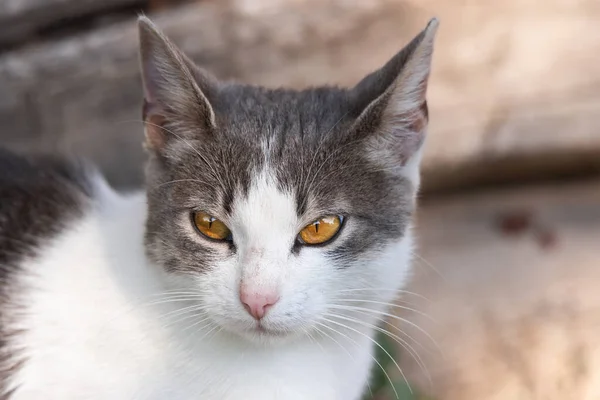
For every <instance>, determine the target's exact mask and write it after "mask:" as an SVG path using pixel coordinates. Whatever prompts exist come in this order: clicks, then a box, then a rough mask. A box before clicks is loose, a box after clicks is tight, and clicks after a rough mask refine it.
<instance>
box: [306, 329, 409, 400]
mask: <svg viewBox="0 0 600 400" xmlns="http://www.w3.org/2000/svg"><path fill="white" fill-rule="evenodd" d="M317 324H318V325H320V326H322V327H324V328H327V329H329V330H331V331H333V332H334V333H337V334H338V335H340V336H342V337H345V338H346V339H348V340H350V341H351V342H352V343H354V344H355V345H356V346H358V347H360V346H359V344H358V343H357V342H356V340H354V339H352V338H351V337H350V336H348V335H346V334H344V333H342V332H340V331H338V330H337V329H334V328H332V327H331V326H329V325H327V324H323V323H321V322H319V321H317ZM323 333H324V332H323ZM378 345H379V344H378ZM380 347H381V346H380ZM384 351H385V349H384ZM388 354H389V353H388ZM369 356H370V357H371V359H373V361H374V362H375V363H376V364H377V365H378V366H379V368H381V372H383V374H384V375H385V377H386V378H387V380H388V382H389V383H390V386H391V387H392V390H393V391H394V394H395V395H396V399H397V400H400V396H399V395H398V392H397V391H396V386H395V385H394V382H392V379H391V378H390V376H389V375H388V373H387V371H386V370H385V368H383V365H381V363H380V362H379V361H378V360H377V358H375V357H374V356H373V355H372V354H369ZM390 358H391V356H390ZM392 360H393V358H392ZM409 388H410V386H409ZM370 390H371V386H369V391H370ZM411 393H412V391H411ZM372 395H373V393H372V392H371V396H372Z"/></svg>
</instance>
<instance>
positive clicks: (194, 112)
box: [138, 17, 217, 153]
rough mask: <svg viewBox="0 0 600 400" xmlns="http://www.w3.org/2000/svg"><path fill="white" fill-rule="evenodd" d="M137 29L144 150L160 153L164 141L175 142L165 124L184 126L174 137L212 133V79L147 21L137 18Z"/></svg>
mask: <svg viewBox="0 0 600 400" xmlns="http://www.w3.org/2000/svg"><path fill="white" fill-rule="evenodd" d="M138 28H139V37H140V67H141V72H142V81H143V85H144V109H143V118H144V122H145V131H146V147H148V148H149V149H151V150H154V151H156V152H159V153H160V152H161V151H162V150H163V148H164V147H165V145H166V144H167V142H168V141H170V140H177V139H178V138H177V137H173V136H174V135H175V134H176V133H175V132H173V131H172V130H170V129H169V130H167V129H166V128H165V126H166V125H168V126H169V127H175V126H180V125H184V126H183V128H184V129H180V130H179V133H178V135H184V134H185V132H195V133H208V132H211V131H212V130H214V129H215V128H216V121H215V112H214V110H213V107H212V105H211V103H210V102H209V99H208V97H209V95H210V94H212V93H214V92H215V91H216V87H217V83H216V80H214V79H213V78H212V77H211V76H209V75H208V74H206V73H204V71H201V70H200V69H199V68H198V67H196V66H195V65H194V63H193V62H192V61H191V60H190V59H189V58H187V57H186V56H185V54H183V52H182V51H181V50H179V49H178V48H177V47H176V46H175V45H174V44H173V43H171V41H170V40H169V39H168V38H167V37H166V36H165V35H164V34H163V33H162V32H161V31H160V30H159V29H158V28H157V27H156V26H155V25H154V23H152V21H150V20H149V19H148V18H146V17H140V18H139V19H138ZM183 139H185V138H183Z"/></svg>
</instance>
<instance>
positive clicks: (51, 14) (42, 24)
mask: <svg viewBox="0 0 600 400" xmlns="http://www.w3.org/2000/svg"><path fill="white" fill-rule="evenodd" d="M142 3H143V1H142V0H2V2H0V45H7V44H16V43H18V42H19V41H24V40H27V39H30V37H31V35H32V34H35V33H36V32H37V31H39V30H41V29H45V28H47V27H49V26H52V25H54V24H56V23H59V22H61V21H65V20H69V19H72V18H77V17H80V16H82V15H90V14H94V13H98V12H105V11H110V10H113V9H118V8H120V7H124V6H131V5H133V4H142Z"/></svg>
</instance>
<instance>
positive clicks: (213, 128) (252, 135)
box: [140, 20, 435, 341]
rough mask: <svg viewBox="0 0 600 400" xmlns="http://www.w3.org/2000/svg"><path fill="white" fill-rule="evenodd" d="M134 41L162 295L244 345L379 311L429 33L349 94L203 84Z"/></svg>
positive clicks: (407, 173)
mask: <svg viewBox="0 0 600 400" xmlns="http://www.w3.org/2000/svg"><path fill="white" fill-rule="evenodd" d="M140 26H141V39H142V67H143V73H144V81H145V89H146V93H145V94H146V98H145V100H146V105H145V120H146V122H147V123H148V124H147V128H146V135H147V145H148V147H149V148H150V152H151V160H150V163H149V166H148V201H149V216H148V223H147V237H146V241H147V249H148V253H149V255H150V257H151V258H152V259H153V260H154V261H155V262H156V263H157V264H158V265H160V266H161V267H162V268H164V270H165V272H166V275H167V277H168V279H167V281H168V282H169V285H170V289H172V290H175V291H179V292H180V293H186V295H185V296H189V299H190V300H191V301H192V302H195V303H197V304H198V306H199V307H200V308H201V314H202V316H203V318H204V321H206V324H207V325H206V326H207V329H208V327H211V326H212V327H215V326H217V327H219V328H223V329H225V330H227V331H229V332H233V333H236V334H238V335H240V336H243V337H246V338H248V339H250V340H261V341H263V340H278V339H282V338H289V337H295V336H298V335H302V334H306V333H308V334H311V333H313V332H314V331H318V330H321V331H325V332H324V334H330V333H331V332H328V331H327V330H328V329H332V327H333V328H334V327H335V326H336V324H337V323H340V324H343V325H347V323H348V322H347V321H348V320H344V318H356V317H358V318H359V319H360V314H357V312H360V311H359V307H361V308H363V312H368V310H370V309H380V308H381V306H380V305H378V303H379V302H386V301H389V300H390V298H391V297H392V295H393V291H394V290H397V289H398V288H399V287H400V286H402V284H403V282H404V281H405V279H406V276H407V273H408V271H409V259H410V248H411V237H410V232H409V228H410V223H411V216H412V213H413V210H414V201H415V194H416V191H417V188H418V184H419V178H418V164H419V159H420V147H421V143H422V141H423V138H424V130H425V125H426V122H427V115H426V114H427V112H426V105H425V97H424V95H425V87H426V79H427V76H428V71H429V60H430V56H431V46H432V44H431V42H432V38H433V32H434V31H435V23H434V24H430V26H429V27H428V28H427V29H426V30H425V31H424V32H423V33H422V34H421V35H419V36H418V37H417V38H416V39H415V40H414V41H413V42H412V43H411V44H410V45H409V46H408V47H407V49H405V50H404V51H403V52H401V53H399V54H398V55H397V56H396V57H395V58H394V59H392V60H391V61H390V62H389V63H388V64H387V65H386V66H385V67H384V68H383V69H382V70H380V71H377V72H376V73H374V74H372V75H370V76H368V77H367V78H365V79H364V80H363V81H362V82H361V83H359V85H357V86H356V87H355V88H353V89H349V90H343V89H334V88H319V89H313V90H307V91H301V92H297V91H286V90H277V91H273V90H266V89H258V88H254V87H250V86H243V85H235V84H221V83H219V82H216V81H215V80H214V79H213V78H211V77H209V76H208V75H206V74H205V73H204V72H202V71H200V70H199V69H197V68H196V67H195V66H193V64H192V63H191V62H190V61H189V60H187V59H186V58H185V56H183V55H182V54H181V53H180V52H179V51H178V50H177V49H176V48H175V47H174V46H173V45H172V44H170V43H169V42H168V41H167V40H166V39H165V38H164V37H163V36H162V35H161V34H160V33H159V32H158V31H157V30H156V29H155V28H154V27H153V26H152V25H151V24H150V23H149V22H148V21H147V20H142V21H141V22H140ZM334 329H335V328H334Z"/></svg>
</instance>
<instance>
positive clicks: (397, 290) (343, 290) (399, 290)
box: [334, 288, 431, 302]
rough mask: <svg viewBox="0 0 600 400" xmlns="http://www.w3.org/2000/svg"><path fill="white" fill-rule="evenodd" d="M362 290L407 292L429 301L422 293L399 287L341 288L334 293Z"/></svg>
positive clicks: (401, 293) (402, 293)
mask: <svg viewBox="0 0 600 400" xmlns="http://www.w3.org/2000/svg"><path fill="white" fill-rule="evenodd" d="M363 291H372V292H384V291H386V292H397V293H398V295H404V294H409V295H412V296H415V297H418V298H421V299H423V300H426V301H429V302H431V300H429V299H428V298H427V297H425V296H423V295H422V294H419V293H415V292H409V291H408V290H401V289H390V288H355V289H341V290H336V291H335V292H334V293H346V292H363Z"/></svg>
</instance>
